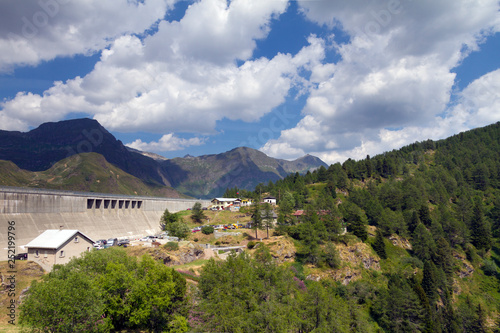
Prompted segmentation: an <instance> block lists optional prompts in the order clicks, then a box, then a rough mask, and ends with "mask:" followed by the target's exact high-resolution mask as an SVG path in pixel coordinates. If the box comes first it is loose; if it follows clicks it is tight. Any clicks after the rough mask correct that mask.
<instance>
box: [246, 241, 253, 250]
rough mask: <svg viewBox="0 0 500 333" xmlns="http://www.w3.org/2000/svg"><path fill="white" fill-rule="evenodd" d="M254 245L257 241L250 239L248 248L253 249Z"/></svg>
mask: <svg viewBox="0 0 500 333" xmlns="http://www.w3.org/2000/svg"><path fill="white" fill-rule="evenodd" d="M254 246H255V242H254V241H250V242H248V244H247V248H248V249H250V250H251V249H253V248H254Z"/></svg>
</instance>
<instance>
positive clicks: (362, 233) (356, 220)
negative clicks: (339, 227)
mask: <svg viewBox="0 0 500 333" xmlns="http://www.w3.org/2000/svg"><path fill="white" fill-rule="evenodd" d="M347 231H350V232H352V233H353V234H354V235H355V236H357V237H358V238H359V239H361V240H362V241H363V242H364V241H366V240H367V238H368V232H367V231H366V226H365V224H364V223H363V221H362V220H361V217H360V216H359V215H358V214H354V215H353V216H352V220H351V221H350V222H349V224H348V230H347Z"/></svg>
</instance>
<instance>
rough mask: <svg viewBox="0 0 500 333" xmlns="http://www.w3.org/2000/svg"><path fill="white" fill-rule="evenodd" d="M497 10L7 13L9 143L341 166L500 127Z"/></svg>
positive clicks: (13, 7)
mask: <svg viewBox="0 0 500 333" xmlns="http://www.w3.org/2000/svg"><path fill="white" fill-rule="evenodd" d="M499 10H500V4H499V2H498V0H439V1H436V0H419V1H412V0H376V1H375V0H374V1H371V0H349V1H344V0H297V1H287V0H232V1H229V0H198V1H194V0H193V1H178V0H144V1H139V0H113V1H102V0H78V1H77V0H36V1H35V0H25V1H18V0H3V1H0V50H1V52H0V129H3V130H18V131H28V130H30V129H33V128H36V127H37V126H38V125H40V124H42V123H44V122H49V121H60V120H65V119H73V118H82V117H89V118H93V119H96V120H98V121H99V122H100V123H101V124H102V125H103V126H104V127H105V128H107V129H108V130H109V131H110V132H111V133H112V134H114V135H115V136H116V137H117V138H118V139H120V140H121V141H122V142H124V143H125V144H127V145H129V146H131V147H133V148H137V149H141V150H145V151H151V152H155V153H158V154H161V155H164V156H166V157H176V156H184V155H186V154H191V155H204V154H212V153H220V152H224V151H227V150H230V149H232V148H235V147H238V146H248V147H252V148H256V149H260V150H261V151H263V152H265V153H266V154H268V155H270V156H273V157H278V158H285V159H294V158H297V157H300V156H302V155H304V154H312V155H315V156H318V157H320V158H322V159H323V160H324V161H325V162H327V163H335V162H343V161H344V160H345V159H347V158H353V159H361V158H365V157H366V155H367V154H369V155H372V156H373V155H375V154H378V153H381V152H384V151H387V150H392V149H397V148H400V147H402V146H404V145H406V144H409V143H412V142H415V141H422V140H426V139H429V138H431V139H441V138H446V137H448V136H451V135H453V134H456V133H459V132H461V131H464V130H468V129H472V128H476V127H481V126H485V125H489V124H492V123H494V122H497V121H500V13H499Z"/></svg>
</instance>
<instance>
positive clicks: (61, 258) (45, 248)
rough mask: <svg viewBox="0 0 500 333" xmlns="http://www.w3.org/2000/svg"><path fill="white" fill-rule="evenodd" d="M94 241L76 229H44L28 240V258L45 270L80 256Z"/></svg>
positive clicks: (89, 248) (91, 246)
mask: <svg viewBox="0 0 500 333" xmlns="http://www.w3.org/2000/svg"><path fill="white" fill-rule="evenodd" d="M93 244H94V241H93V240H92V239H90V237H88V236H86V235H84V234H83V233H81V232H80V231H78V230H60V229H49V230H45V231H44V232H43V233H41V234H40V235H39V236H38V237H36V238H35V239H33V240H32V241H31V242H29V243H28V244H27V245H26V246H25V247H26V248H27V249H28V260H32V261H34V262H36V263H38V264H39V265H40V266H42V267H43V269H45V270H46V271H49V272H50V271H51V270H52V267H53V266H54V265H56V264H57V265H63V264H66V263H68V262H69V261H70V260H71V258H73V257H77V256H80V255H81V254H82V253H83V252H85V251H90V250H91V249H92V248H93Z"/></svg>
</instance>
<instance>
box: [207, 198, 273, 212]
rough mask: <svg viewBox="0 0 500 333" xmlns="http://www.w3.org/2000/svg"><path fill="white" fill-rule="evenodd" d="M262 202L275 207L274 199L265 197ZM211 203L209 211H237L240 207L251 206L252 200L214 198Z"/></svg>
mask: <svg viewBox="0 0 500 333" xmlns="http://www.w3.org/2000/svg"><path fill="white" fill-rule="evenodd" d="M262 201H263V202H264V203H269V204H271V205H272V206H275V205H276V198H275V197H265V198H264V199H263V200H262ZM211 203H212V205H211V206H210V209H211V210H230V211H238V210H239V209H240V208H241V207H248V206H251V205H252V204H253V200H252V199H240V198H214V199H212V201H211Z"/></svg>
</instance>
